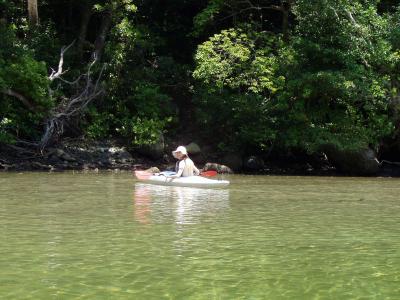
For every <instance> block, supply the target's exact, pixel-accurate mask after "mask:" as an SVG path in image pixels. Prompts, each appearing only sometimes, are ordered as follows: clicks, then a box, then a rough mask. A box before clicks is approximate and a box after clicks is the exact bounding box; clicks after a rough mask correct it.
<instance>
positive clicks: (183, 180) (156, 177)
mask: <svg viewBox="0 0 400 300" xmlns="http://www.w3.org/2000/svg"><path fill="white" fill-rule="evenodd" d="M135 175H136V178H137V179H139V180H140V181H141V182H143V183H150V184H158V185H167V186H182V187H199V188H222V187H226V186H228V185H229V181H227V180H215V179H208V178H205V177H202V176H189V177H178V178H169V177H168V176H166V175H164V174H163V173H159V174H148V175H147V174H145V173H143V171H135Z"/></svg>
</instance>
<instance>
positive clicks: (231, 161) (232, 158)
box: [222, 153, 243, 171]
mask: <svg viewBox="0 0 400 300" xmlns="http://www.w3.org/2000/svg"><path fill="white" fill-rule="evenodd" d="M222 163H223V164H224V165H226V166H228V167H229V168H231V169H232V170H235V171H240V170H241V169H242V168H243V159H242V157H241V156H240V155H239V154H237V153H229V154H227V155H225V156H224V158H223V159H222Z"/></svg>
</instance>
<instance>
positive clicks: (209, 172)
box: [200, 171, 218, 177]
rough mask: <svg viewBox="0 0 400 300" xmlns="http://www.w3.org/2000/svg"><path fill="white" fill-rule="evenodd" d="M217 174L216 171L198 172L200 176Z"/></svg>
mask: <svg viewBox="0 0 400 300" xmlns="http://www.w3.org/2000/svg"><path fill="white" fill-rule="evenodd" d="M217 174H218V173H217V171H204V172H201V173H200V176H204V177H213V176H216V175H217Z"/></svg>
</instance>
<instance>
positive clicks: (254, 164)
mask: <svg viewBox="0 0 400 300" xmlns="http://www.w3.org/2000/svg"><path fill="white" fill-rule="evenodd" d="M264 166H265V164H264V160H263V159H262V158H260V157H257V156H254V155H252V156H249V157H247V158H246V159H245V160H244V167H245V169H247V170H250V171H258V170H261V169H263V168H264Z"/></svg>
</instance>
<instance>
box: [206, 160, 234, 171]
mask: <svg viewBox="0 0 400 300" xmlns="http://www.w3.org/2000/svg"><path fill="white" fill-rule="evenodd" d="M203 171H217V172H218V173H220V174H233V171H232V169H231V168H229V167H228V166H225V165H221V164H217V163H206V164H205V165H204V167H203Z"/></svg>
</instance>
